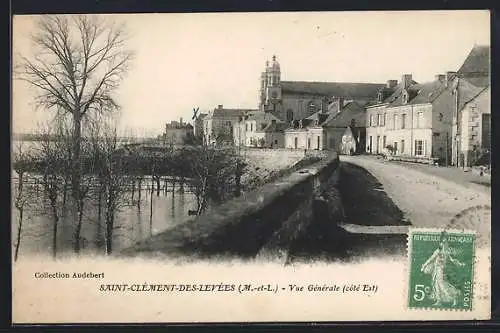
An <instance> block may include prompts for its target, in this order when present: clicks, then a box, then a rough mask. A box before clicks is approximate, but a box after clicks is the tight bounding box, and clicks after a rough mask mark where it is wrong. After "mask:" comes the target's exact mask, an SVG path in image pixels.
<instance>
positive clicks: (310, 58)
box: [12, 10, 490, 135]
mask: <svg viewBox="0 0 500 333" xmlns="http://www.w3.org/2000/svg"><path fill="white" fill-rule="evenodd" d="M36 18H37V16H15V17H14V19H13V57H14V58H13V62H15V61H16V58H15V57H16V54H18V53H19V54H22V55H24V56H27V57H29V56H30V55H31V54H30V51H31V48H30V40H29V36H30V34H31V33H32V32H33V29H34V19H36ZM106 19H109V20H114V21H117V22H124V23H125V25H126V28H127V30H128V34H129V36H130V37H129V42H128V45H129V47H130V48H131V49H132V50H134V52H135V53H136V55H135V59H134V61H133V63H132V67H131V69H130V70H129V72H128V74H127V76H126V77H125V79H124V80H123V82H122V84H121V86H120V87H119V89H118V91H117V92H116V96H117V99H118V102H119V104H120V105H121V107H122V108H121V111H120V125H119V126H120V132H121V133H132V134H134V135H158V134H160V133H162V131H163V129H164V125H165V123H166V122H170V121H171V120H179V118H180V117H183V119H184V120H190V119H191V116H192V112H193V111H192V110H193V107H199V108H200V110H201V112H207V111H208V110H209V109H213V108H215V107H217V105H219V104H222V105H224V107H228V108H257V105H258V89H259V79H260V73H261V72H262V71H263V69H264V66H265V62H266V60H271V58H272V56H273V55H276V57H277V60H278V61H279V63H280V65H281V79H282V80H286V81H329V82H371V83H385V82H386V81H387V80H390V79H397V80H400V79H401V76H402V74H404V73H409V74H412V75H413V79H414V80H416V81H417V82H425V81H430V80H433V79H434V76H435V75H436V74H440V73H444V72H445V71H456V70H458V68H459V67H460V65H461V64H462V63H463V61H464V60H465V58H466V57H467V55H468V53H469V52H470V50H471V49H472V47H473V46H474V44H481V45H485V44H487V45H489V44H490V16H489V12H488V11H486V10H474V11H465V10H463V11H458V10H456V11H411V12H408V11H406V12H398V11H391V12H295V13H293V12H292V13H184V14H182V13H181V14H177V13H176V14H173V13H170V14H163V13H160V14H126V15H125V14H116V15H106ZM34 94H35V91H34V90H33V89H32V88H31V87H29V86H28V85H27V84H26V83H24V82H20V81H14V82H13V97H12V109H13V110H12V122H13V124H12V127H13V128H12V130H13V132H16V133H19V132H30V131H34V130H36V128H37V126H38V124H39V123H40V122H43V121H44V120H45V119H47V117H51V116H52V113H50V111H46V110H35V107H34V104H33V98H34V96H35V95H34Z"/></svg>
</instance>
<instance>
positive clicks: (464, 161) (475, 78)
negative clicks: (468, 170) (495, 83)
mask: <svg viewBox="0 0 500 333" xmlns="http://www.w3.org/2000/svg"><path fill="white" fill-rule="evenodd" d="M489 86H490V47H489V46H488V45H476V46H474V47H473V48H472V50H471V51H470V53H469V55H468V56H467V58H466V59H465V61H464V63H463V64H462V66H461V67H460V69H459V70H458V78H457V82H456V89H455V106H454V107H455V109H454V113H453V126H452V137H453V142H452V165H455V166H457V167H465V166H470V163H471V162H472V160H473V159H472V155H471V150H470V148H472V149H473V148H474V146H478V145H477V144H474V143H471V142H470V141H471V140H472V138H471V137H469V136H472V135H474V136H477V137H481V138H483V137H484V138H485V137H486V136H490V135H491V133H489V132H488V133H482V132H479V133H476V134H472V133H473V132H475V131H476V130H479V129H481V130H482V129H483V128H484V129H485V130H487V129H488V128H489V125H486V124H487V123H488V122H489V116H487V114H489V113H488V112H489V109H488V108H489V107H490V106H489V105H490V104H489V102H488V103H486V104H488V106H487V107H486V106H484V105H483V107H482V108H481V109H482V110H484V111H480V113H481V116H480V117H481V118H483V116H482V114H485V116H484V122H485V123H486V124H485V126H483V125H482V124H483V120H482V119H481V121H480V123H481V125H480V126H479V125H470V123H471V122H472V123H473V124H475V123H476V121H475V120H471V118H470V117H471V115H472V114H474V113H475V112H474V111H473V110H471V107H472V106H474V102H472V100H473V99H475V98H476V97H478V96H479V95H480V94H481V97H478V98H479V99H480V100H481V103H480V104H484V101H483V99H484V98H485V97H489V96H490V93H489V90H485V89H487V88H488V87H489ZM488 89H489V88H488ZM469 102H470V103H469ZM478 117H479V116H478ZM488 140H489V139H488ZM472 141H474V140H472ZM486 141H487V140H486V138H485V142H486Z"/></svg>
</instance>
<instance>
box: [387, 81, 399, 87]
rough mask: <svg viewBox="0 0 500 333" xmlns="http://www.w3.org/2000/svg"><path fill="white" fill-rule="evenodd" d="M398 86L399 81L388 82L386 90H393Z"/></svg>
mask: <svg viewBox="0 0 500 333" xmlns="http://www.w3.org/2000/svg"><path fill="white" fill-rule="evenodd" d="M397 85H398V80H387V85H386V88H389V89H392V88H394V87H395V86H397Z"/></svg>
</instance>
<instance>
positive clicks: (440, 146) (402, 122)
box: [366, 72, 456, 160]
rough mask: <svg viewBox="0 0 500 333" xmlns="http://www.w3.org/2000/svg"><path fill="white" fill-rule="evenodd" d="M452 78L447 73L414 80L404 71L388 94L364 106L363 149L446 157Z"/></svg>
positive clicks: (452, 74)
mask: <svg viewBox="0 0 500 333" xmlns="http://www.w3.org/2000/svg"><path fill="white" fill-rule="evenodd" d="M455 78H456V73H454V72H447V73H446V74H438V75H436V77H435V79H434V80H433V81H431V82H426V83H417V82H415V81H413V79H412V75H411V74H404V75H403V77H402V80H401V82H400V83H399V84H398V85H397V86H396V87H395V88H394V92H393V93H392V94H391V95H390V96H388V97H387V98H385V99H381V100H379V101H378V103H377V104H375V105H371V106H369V107H367V119H366V121H367V134H366V135H367V143H366V144H367V146H366V151H367V152H368V153H371V154H381V153H384V152H386V151H387V150H388V149H387V148H388V147H390V148H391V149H390V150H391V151H392V153H393V154H394V155H398V156H411V157H419V158H429V159H430V158H431V157H432V158H440V159H443V160H445V159H448V158H449V156H450V153H451V139H450V138H451V124H452V116H453V100H454V96H453V82H454V80H455Z"/></svg>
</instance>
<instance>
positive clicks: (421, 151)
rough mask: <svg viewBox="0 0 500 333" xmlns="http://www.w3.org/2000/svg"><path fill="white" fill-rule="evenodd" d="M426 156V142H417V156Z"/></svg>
mask: <svg viewBox="0 0 500 333" xmlns="http://www.w3.org/2000/svg"><path fill="white" fill-rule="evenodd" d="M423 154H424V141H423V140H415V155H416V156H422V155H423Z"/></svg>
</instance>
